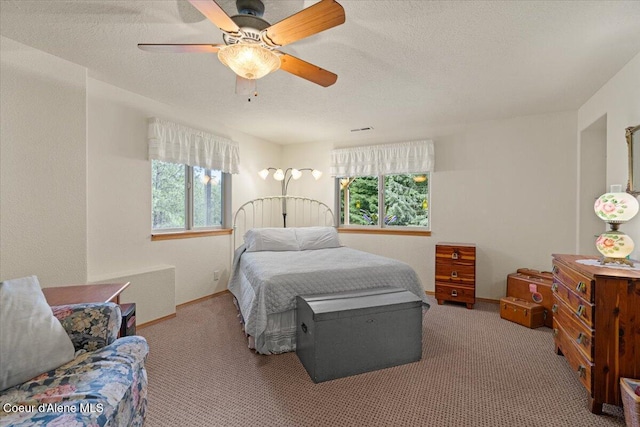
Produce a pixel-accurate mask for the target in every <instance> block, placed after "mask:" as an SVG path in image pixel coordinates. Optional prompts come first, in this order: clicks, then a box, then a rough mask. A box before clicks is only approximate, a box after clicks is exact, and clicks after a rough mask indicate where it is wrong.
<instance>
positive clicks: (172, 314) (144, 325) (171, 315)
mask: <svg viewBox="0 0 640 427" xmlns="http://www.w3.org/2000/svg"><path fill="white" fill-rule="evenodd" d="M174 317H176V313H171V314H170V315H168V316H164V317H160V318H158V319H154V320H151V321H149V322H145V323H142V324H140V325H136V329H142V328H146V327H147V326H151V325H155V324H157V323H160V322H164V321H165V320H169V319H173V318H174Z"/></svg>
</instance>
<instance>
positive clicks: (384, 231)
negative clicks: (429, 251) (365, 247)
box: [338, 227, 431, 236]
mask: <svg viewBox="0 0 640 427" xmlns="http://www.w3.org/2000/svg"><path fill="white" fill-rule="evenodd" d="M338 233H347V234H349V233H352V234H393V235H396V236H431V231H427V230H407V229H404V230H392V229H389V228H341V227H338Z"/></svg>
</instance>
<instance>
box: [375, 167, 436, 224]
mask: <svg viewBox="0 0 640 427" xmlns="http://www.w3.org/2000/svg"><path fill="white" fill-rule="evenodd" d="M384 206H385V213H386V214H385V217H384V223H385V224H386V225H388V226H390V227H391V226H403V227H408V226H418V227H428V226H429V175H428V174H409V175H387V176H385V177H384Z"/></svg>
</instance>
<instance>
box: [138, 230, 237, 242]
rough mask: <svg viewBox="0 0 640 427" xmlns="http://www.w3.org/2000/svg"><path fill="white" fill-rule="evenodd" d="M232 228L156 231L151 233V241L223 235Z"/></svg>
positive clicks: (228, 232) (229, 232)
mask: <svg viewBox="0 0 640 427" xmlns="http://www.w3.org/2000/svg"><path fill="white" fill-rule="evenodd" d="M232 231H233V230H231V229H230V228H223V229H218V230H203V231H179V232H177V233H157V234H151V241H152V242H154V241H156V240H175V239H192V238H194V237H209V236H223V235H226V234H231V232H232Z"/></svg>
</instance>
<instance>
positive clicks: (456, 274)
mask: <svg viewBox="0 0 640 427" xmlns="http://www.w3.org/2000/svg"><path fill="white" fill-rule="evenodd" d="M451 277H452V278H454V279H457V278H458V272H457V271H455V270H454V271H452V272H451Z"/></svg>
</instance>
